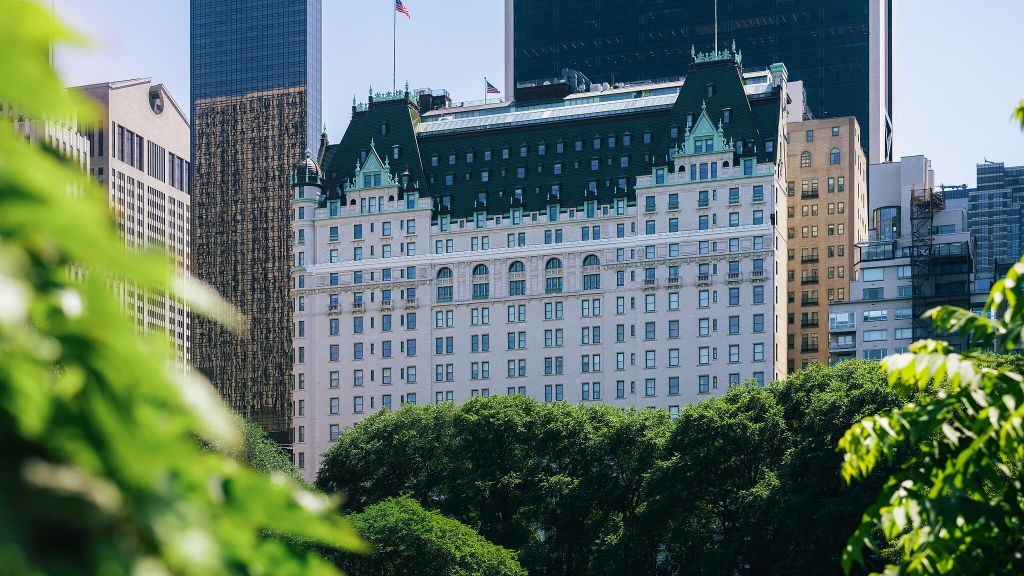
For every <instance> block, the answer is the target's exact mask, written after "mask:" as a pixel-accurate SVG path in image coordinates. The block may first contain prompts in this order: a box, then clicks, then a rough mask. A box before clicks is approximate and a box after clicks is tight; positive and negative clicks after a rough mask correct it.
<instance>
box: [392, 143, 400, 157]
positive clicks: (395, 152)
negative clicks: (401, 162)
mask: <svg viewBox="0 0 1024 576" xmlns="http://www.w3.org/2000/svg"><path fill="white" fill-rule="evenodd" d="M401 155H402V147H401V146H399V145H398V144H395V145H394V146H392V147H391V157H392V158H394V159H395V160H398V158H399V157H400V156H401Z"/></svg>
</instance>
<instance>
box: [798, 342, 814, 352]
mask: <svg viewBox="0 0 1024 576" xmlns="http://www.w3.org/2000/svg"><path fill="white" fill-rule="evenodd" d="M800 351H801V352H817V351H818V345H817V344H806V345H801V346H800Z"/></svg>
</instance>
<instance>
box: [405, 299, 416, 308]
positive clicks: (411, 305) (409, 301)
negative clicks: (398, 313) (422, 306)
mask: <svg viewBox="0 0 1024 576" xmlns="http://www.w3.org/2000/svg"><path fill="white" fill-rule="evenodd" d="M417 303H418V301H417V300H416V299H415V298H406V299H405V307H406V308H415V307H416V304H417Z"/></svg>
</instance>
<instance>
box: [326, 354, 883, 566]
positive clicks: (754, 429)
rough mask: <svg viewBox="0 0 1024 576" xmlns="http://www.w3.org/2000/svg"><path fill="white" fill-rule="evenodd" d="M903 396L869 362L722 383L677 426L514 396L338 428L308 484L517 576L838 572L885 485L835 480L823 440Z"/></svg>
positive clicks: (640, 414) (644, 414) (657, 418)
mask: <svg viewBox="0 0 1024 576" xmlns="http://www.w3.org/2000/svg"><path fill="white" fill-rule="evenodd" d="M901 403H902V400H901V399H900V397H899V396H898V395H897V394H895V393H894V392H893V391H891V390H890V389H889V387H888V385H887V382H886V378H885V374H884V373H883V372H882V370H881V369H880V367H879V365H878V363H877V362H867V361H850V362H844V363H842V364H840V365H838V366H835V367H832V368H828V367H824V366H813V367H811V368H808V369H806V370H803V371H801V372H799V373H797V374H794V375H792V376H790V378H789V379H787V380H786V381H785V382H777V383H773V384H772V385H770V386H768V387H767V388H757V387H754V386H746V385H744V386H739V387H736V388H734V389H732V390H730V391H729V392H728V393H727V394H726V395H725V396H723V397H721V398H714V399H710V400H707V401H705V402H701V403H699V404H696V405H693V406H688V407H686V408H684V409H683V410H682V411H681V412H680V414H679V417H678V419H677V420H676V421H675V422H672V421H671V419H670V418H669V416H668V414H667V413H666V412H665V411H661V410H621V409H617V408H613V407H609V406H606V405H600V404H595V405H570V404H567V403H562V402H556V403H541V402H537V401H534V400H530V399H528V398H524V397H519V396H514V397H490V398H476V399H473V400H470V401H469V402H467V403H465V404H463V405H461V406H456V405H454V404H451V403H442V404H435V405H421V406H411V405H405V406H402V407H401V408H400V409H398V410H395V411H388V410H384V411H380V412H378V413H375V414H373V415H371V416H370V417H368V418H366V419H365V420H363V421H362V422H360V423H359V424H358V425H356V426H355V427H353V428H351V429H349V430H346V431H345V432H344V433H343V434H342V435H341V437H340V438H339V439H338V441H337V442H336V443H335V445H334V446H333V447H332V448H331V449H330V450H329V451H328V452H327V454H326V455H325V459H324V465H323V467H322V468H321V470H320V471H319V474H318V477H317V486H318V487H319V488H320V489H322V490H324V491H327V492H335V491H340V492H342V493H344V494H346V495H347V496H348V497H349V501H348V503H347V504H346V506H347V507H351V508H352V509H354V510H357V511H358V510H363V509H365V508H366V507H368V506H372V505H373V504H374V503H377V502H381V501H384V500H387V499H388V498H393V497H399V496H403V495H406V496H408V497H410V498H412V499H414V500H416V501H417V502H419V503H420V504H421V505H423V506H424V507H425V508H427V509H431V510H436V511H438V512H439V513H441V514H444V515H446V516H449V517H452V518H454V519H457V520H459V521H460V522H463V523H464V524H466V525H468V526H470V527H472V528H473V529H475V530H477V531H479V532H480V534H481V535H482V536H484V537H485V538H487V539H488V540H490V541H492V542H495V543H497V544H500V545H502V546H504V547H506V548H508V549H510V550H513V551H515V552H516V553H517V554H518V557H519V561H520V562H521V563H522V565H523V566H524V567H525V568H527V569H528V570H530V572H531V573H544V574H553V575H554V574H557V575H577V574H579V575H582V574H588V575H589V574H623V575H625V574H671V573H674V571H676V570H682V571H684V572H685V573H688V574H723V573H731V571H732V570H734V569H737V570H738V569H739V568H740V567H741V566H748V567H749V573H750V574H753V575H759V574H779V575H782V574H822V573H836V572H838V571H839V570H840V558H841V555H842V551H843V547H844V545H845V543H846V541H847V539H848V538H849V536H850V534H851V533H852V531H853V530H854V529H855V528H856V526H857V525H858V523H859V521H860V519H861V516H862V514H863V510H864V507H865V506H866V504H867V503H868V502H871V501H873V500H874V498H875V497H876V496H877V494H878V491H879V489H880V487H881V485H882V480H883V479H884V477H885V476H884V472H885V471H884V470H883V471H880V472H879V473H877V474H875V475H873V476H872V479H871V481H868V482H865V483H864V484H860V485H853V486H850V485H847V484H846V483H844V482H843V479H842V476H841V474H840V470H841V466H842V455H841V454H839V453H837V452H836V443H837V442H838V441H839V439H840V438H841V437H842V435H843V433H844V432H845V431H846V430H847V429H848V428H849V427H850V426H851V425H852V424H854V423H855V422H858V421H859V420H860V419H862V418H864V417H865V416H867V415H870V414H873V413H876V412H879V411H883V410H889V409H892V408H895V407H898V406H900V405H901Z"/></svg>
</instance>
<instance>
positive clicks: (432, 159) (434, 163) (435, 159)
mask: <svg viewBox="0 0 1024 576" xmlns="http://www.w3.org/2000/svg"><path fill="white" fill-rule="evenodd" d="M437 164H438V157H437V154H433V155H431V156H430V165H431V166H433V167H435V168H436V167H437Z"/></svg>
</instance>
